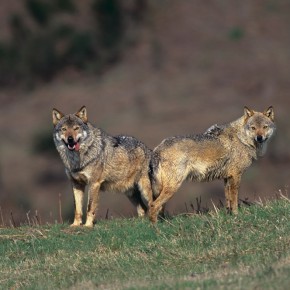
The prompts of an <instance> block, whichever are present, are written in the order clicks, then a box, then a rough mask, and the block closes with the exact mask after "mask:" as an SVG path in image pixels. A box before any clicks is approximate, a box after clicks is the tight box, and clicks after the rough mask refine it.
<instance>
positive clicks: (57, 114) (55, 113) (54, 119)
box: [52, 109, 64, 126]
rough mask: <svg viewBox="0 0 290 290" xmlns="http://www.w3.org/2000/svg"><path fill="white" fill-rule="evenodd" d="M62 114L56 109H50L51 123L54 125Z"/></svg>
mask: <svg viewBox="0 0 290 290" xmlns="http://www.w3.org/2000/svg"><path fill="white" fill-rule="evenodd" d="M63 116H64V114H63V113H61V112H60V111H58V110H57V109H52V123H53V125H54V126H56V125H57V123H58V122H59V121H60V119H61V118H62V117H63Z"/></svg>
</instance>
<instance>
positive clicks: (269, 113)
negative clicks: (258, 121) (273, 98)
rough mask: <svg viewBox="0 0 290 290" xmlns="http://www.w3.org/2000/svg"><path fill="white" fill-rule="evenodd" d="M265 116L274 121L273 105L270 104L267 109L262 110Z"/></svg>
mask: <svg viewBox="0 0 290 290" xmlns="http://www.w3.org/2000/svg"><path fill="white" fill-rule="evenodd" d="M263 114H264V115H265V116H267V117H268V118H269V119H271V121H274V110H273V107H272V106H270V107H269V108H268V109H267V110H265V111H264V112H263Z"/></svg>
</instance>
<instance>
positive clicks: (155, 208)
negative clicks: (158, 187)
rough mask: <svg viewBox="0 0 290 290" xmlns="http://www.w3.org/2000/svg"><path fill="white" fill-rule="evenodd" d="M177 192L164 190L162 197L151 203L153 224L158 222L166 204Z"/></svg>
mask: <svg viewBox="0 0 290 290" xmlns="http://www.w3.org/2000/svg"><path fill="white" fill-rule="evenodd" d="M174 192H175V190H172V189H169V188H165V189H164V188H163V189H162V191H161V193H160V195H159V196H158V197H157V199H156V200H154V201H153V202H152V203H151V206H150V208H149V219H150V221H151V222H152V223H156V222H157V218H158V215H159V213H160V211H162V208H163V207H164V205H165V203H166V202H167V201H168V200H169V199H170V198H171V197H172V196H173V194H174Z"/></svg>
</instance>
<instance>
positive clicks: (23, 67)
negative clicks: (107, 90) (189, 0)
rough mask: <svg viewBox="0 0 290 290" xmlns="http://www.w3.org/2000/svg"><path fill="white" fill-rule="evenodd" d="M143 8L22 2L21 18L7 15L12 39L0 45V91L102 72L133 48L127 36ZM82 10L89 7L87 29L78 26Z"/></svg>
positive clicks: (114, 0)
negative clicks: (71, 73)
mask: <svg viewBox="0 0 290 290" xmlns="http://www.w3.org/2000/svg"><path fill="white" fill-rule="evenodd" d="M145 2H146V0H136V1H130V2H128V1H122V0H92V1H90V2H89V3H86V4H84V3H83V4H82V3H80V2H78V1H75V0H53V1H51V0H26V1H25V2H24V4H25V9H24V10H25V15H22V14H21V13H14V14H13V15H11V17H10V24H9V25H10V29H11V37H10V39H9V40H5V41H3V40H2V41H1V42H0V85H6V84H9V85H11V84H14V83H19V82H31V81H34V80H35V79H40V80H45V81H48V80H51V79H52V78H53V77H54V76H55V74H56V73H59V72H61V71H62V70H64V69H69V68H73V69H77V70H90V71H92V72H101V71H102V70H104V68H105V67H106V66H108V65H109V64H110V63H112V62H115V61H117V60H119V59H120V58H121V56H122V52H123V50H124V49H125V48H126V47H127V46H128V45H129V44H131V43H132V36H131V35H129V33H128V31H129V30H130V27H132V26H133V27H136V26H137V27H138V25H137V24H139V23H140V19H142V18H143V17H142V16H143V15H144V14H145V12H146V3H145ZM81 5H89V9H88V11H89V14H90V15H87V17H88V19H87V21H85V22H86V24H85V25H84V21H81V23H79V22H78V21H77V19H78V17H79V13H80V6H81ZM83 17H84V16H83ZM80 24H81V25H80ZM134 35H136V34H134ZM129 39H130V41H129Z"/></svg>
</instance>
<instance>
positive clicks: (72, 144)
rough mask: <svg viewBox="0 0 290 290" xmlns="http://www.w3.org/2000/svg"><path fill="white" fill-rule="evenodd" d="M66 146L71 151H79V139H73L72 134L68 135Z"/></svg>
mask: <svg viewBox="0 0 290 290" xmlns="http://www.w3.org/2000/svg"><path fill="white" fill-rule="evenodd" d="M66 146H67V148H68V149H69V150H71V151H74V150H75V151H79V150H80V143H79V140H78V141H75V140H74V138H73V137H72V136H68V138H67V143H66Z"/></svg>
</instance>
